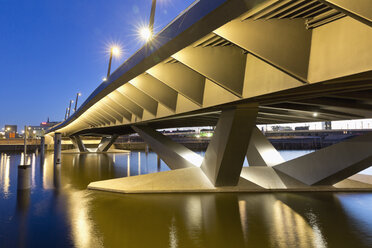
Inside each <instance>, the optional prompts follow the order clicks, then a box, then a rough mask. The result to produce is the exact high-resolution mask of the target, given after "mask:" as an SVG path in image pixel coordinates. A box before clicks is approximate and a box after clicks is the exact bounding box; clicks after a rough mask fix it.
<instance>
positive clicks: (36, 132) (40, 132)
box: [27, 118, 59, 138]
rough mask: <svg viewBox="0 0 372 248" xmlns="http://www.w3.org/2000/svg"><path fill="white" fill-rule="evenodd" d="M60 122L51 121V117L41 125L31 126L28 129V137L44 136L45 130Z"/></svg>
mask: <svg viewBox="0 0 372 248" xmlns="http://www.w3.org/2000/svg"><path fill="white" fill-rule="evenodd" d="M58 123H59V122H57V121H49V118H48V120H47V121H45V122H42V123H40V126H29V127H28V130H27V137H29V138H40V137H42V136H44V134H45V132H46V131H47V130H48V129H49V128H51V127H53V126H55V125H57V124H58Z"/></svg>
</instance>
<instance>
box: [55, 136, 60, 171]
mask: <svg viewBox="0 0 372 248" xmlns="http://www.w3.org/2000/svg"><path fill="white" fill-rule="evenodd" d="M61 146H62V135H61V133H55V134H54V166H56V165H60V164H61Z"/></svg>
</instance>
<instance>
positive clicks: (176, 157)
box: [132, 126, 203, 170]
mask: <svg viewBox="0 0 372 248" xmlns="http://www.w3.org/2000/svg"><path fill="white" fill-rule="evenodd" d="M132 129H133V130H134V131H136V132H137V133H138V134H139V135H140V136H141V137H142V138H143V139H144V140H145V142H146V143H147V144H149V145H150V147H151V149H152V150H153V151H155V152H156V153H157V154H158V156H159V157H160V158H161V159H162V160H163V161H164V162H165V163H166V164H167V165H168V167H169V168H170V169H172V170H175V169H182V168H189V167H200V165H201V163H202V161H203V157H201V156H199V155H198V154H196V153H195V152H193V151H191V150H190V149H188V148H186V147H185V146H183V145H181V144H179V143H177V142H175V141H173V140H172V139H171V138H169V137H167V136H165V135H163V134H161V133H159V132H157V131H155V130H154V129H152V128H150V127H147V126H132Z"/></svg>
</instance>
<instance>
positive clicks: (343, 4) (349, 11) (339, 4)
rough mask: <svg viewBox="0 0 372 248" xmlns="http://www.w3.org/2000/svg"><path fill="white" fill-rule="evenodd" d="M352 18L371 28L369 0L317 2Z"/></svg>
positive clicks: (371, 2)
mask: <svg viewBox="0 0 372 248" xmlns="http://www.w3.org/2000/svg"><path fill="white" fill-rule="evenodd" d="M319 1H321V2H323V3H325V4H328V5H330V6H332V7H333V8H335V9H337V10H339V11H341V12H343V13H345V14H346V15H348V16H351V17H352V18H354V19H356V20H358V21H360V22H363V23H365V24H367V25H369V26H370V27H372V11H371V10H372V1H370V0H319Z"/></svg>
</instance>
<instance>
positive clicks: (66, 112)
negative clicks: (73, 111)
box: [65, 108, 68, 120]
mask: <svg viewBox="0 0 372 248" xmlns="http://www.w3.org/2000/svg"><path fill="white" fill-rule="evenodd" d="M67 113H68V108H66V113H65V120H66V119H67Z"/></svg>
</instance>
